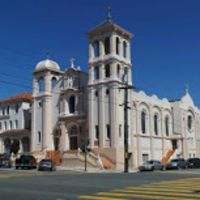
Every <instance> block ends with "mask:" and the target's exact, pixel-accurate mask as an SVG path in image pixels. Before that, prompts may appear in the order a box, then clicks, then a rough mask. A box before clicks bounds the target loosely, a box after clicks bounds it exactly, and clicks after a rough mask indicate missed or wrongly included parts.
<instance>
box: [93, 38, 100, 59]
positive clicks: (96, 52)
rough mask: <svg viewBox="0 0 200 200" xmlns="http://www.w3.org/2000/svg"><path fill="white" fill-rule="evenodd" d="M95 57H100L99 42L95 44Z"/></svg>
mask: <svg viewBox="0 0 200 200" xmlns="http://www.w3.org/2000/svg"><path fill="white" fill-rule="evenodd" d="M93 49H94V56H95V57H99V41H95V42H94V43H93Z"/></svg>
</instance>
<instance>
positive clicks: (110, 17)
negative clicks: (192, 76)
mask: <svg viewBox="0 0 200 200" xmlns="http://www.w3.org/2000/svg"><path fill="white" fill-rule="evenodd" d="M107 21H109V22H110V21H112V8H111V6H108V15H107Z"/></svg>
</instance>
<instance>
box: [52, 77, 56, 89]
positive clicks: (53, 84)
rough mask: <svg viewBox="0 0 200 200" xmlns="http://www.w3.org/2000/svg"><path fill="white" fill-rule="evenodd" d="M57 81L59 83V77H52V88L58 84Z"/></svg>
mask: <svg viewBox="0 0 200 200" xmlns="http://www.w3.org/2000/svg"><path fill="white" fill-rule="evenodd" d="M56 83H57V79H56V77H53V78H52V79H51V89H53V88H54V87H55V86H56Z"/></svg>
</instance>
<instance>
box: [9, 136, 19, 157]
mask: <svg viewBox="0 0 200 200" xmlns="http://www.w3.org/2000/svg"><path fill="white" fill-rule="evenodd" d="M19 148H20V147H19V140H17V139H14V140H13V142H12V144H11V146H10V153H14V154H17V153H18V151H19Z"/></svg>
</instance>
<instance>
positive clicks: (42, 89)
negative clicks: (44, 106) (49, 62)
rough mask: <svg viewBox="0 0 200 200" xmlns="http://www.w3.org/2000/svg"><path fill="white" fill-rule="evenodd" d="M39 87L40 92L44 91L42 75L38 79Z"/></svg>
mask: <svg viewBox="0 0 200 200" xmlns="http://www.w3.org/2000/svg"><path fill="white" fill-rule="evenodd" d="M38 87H39V88H38V91H39V92H44V79H43V78H42V77H41V78H40V79H39V80H38Z"/></svg>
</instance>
